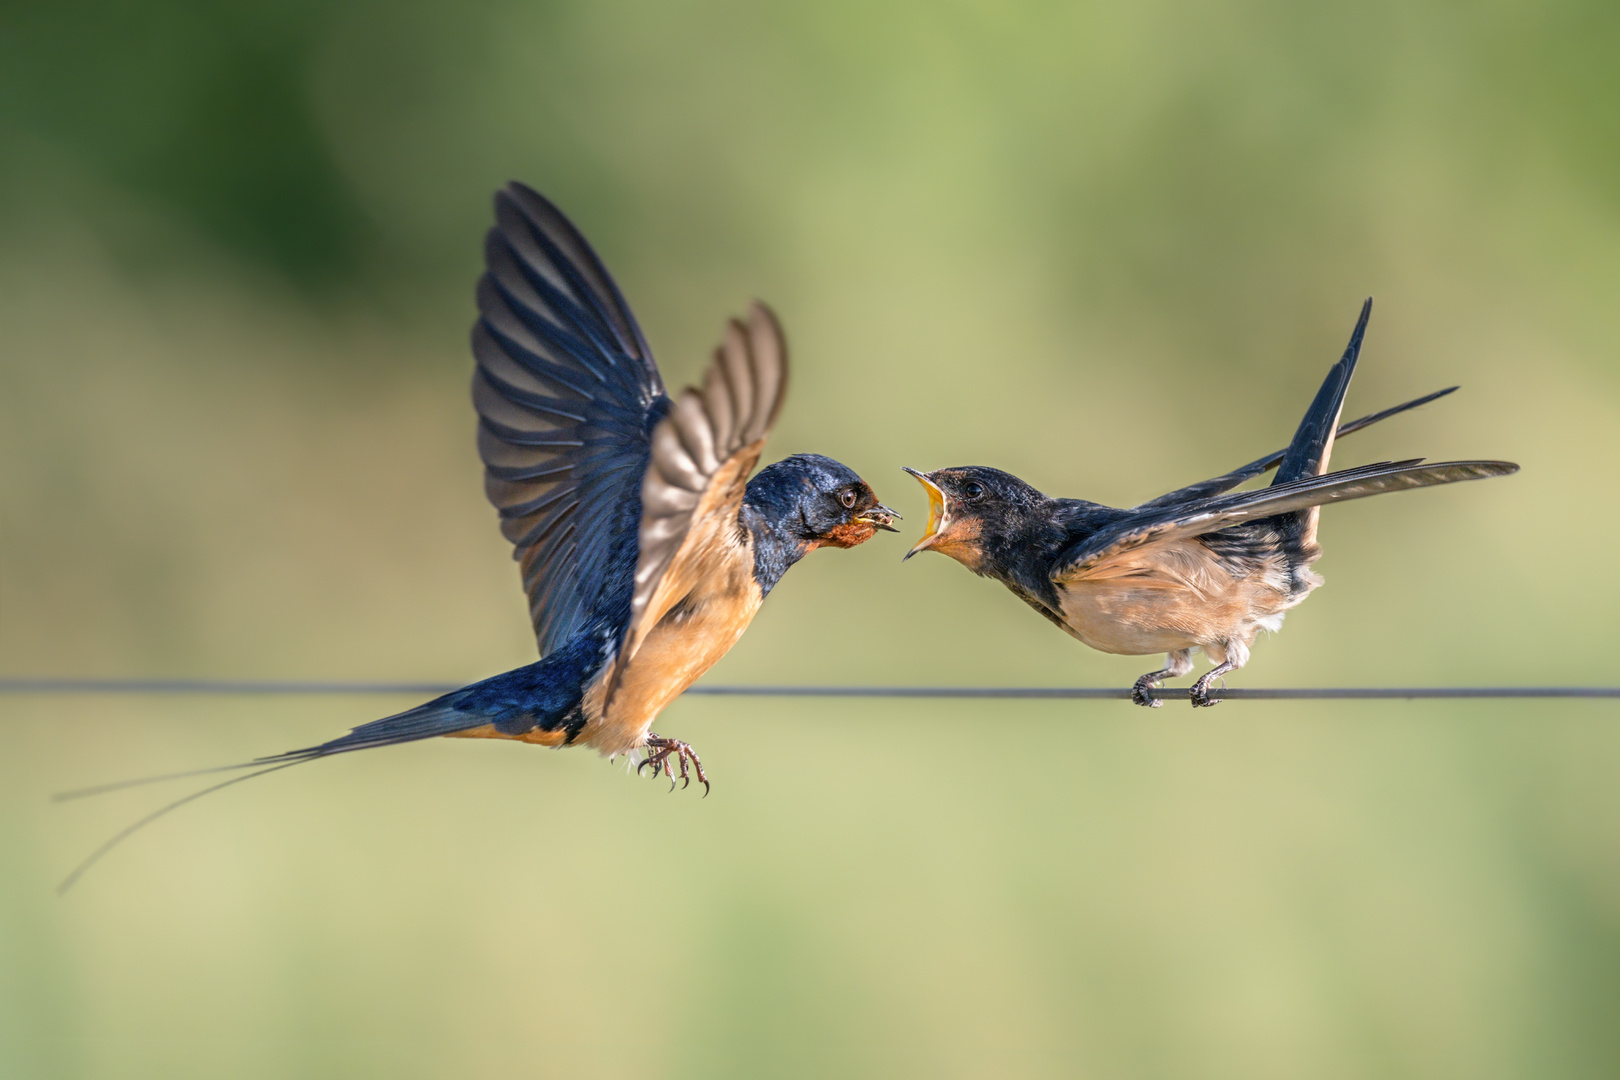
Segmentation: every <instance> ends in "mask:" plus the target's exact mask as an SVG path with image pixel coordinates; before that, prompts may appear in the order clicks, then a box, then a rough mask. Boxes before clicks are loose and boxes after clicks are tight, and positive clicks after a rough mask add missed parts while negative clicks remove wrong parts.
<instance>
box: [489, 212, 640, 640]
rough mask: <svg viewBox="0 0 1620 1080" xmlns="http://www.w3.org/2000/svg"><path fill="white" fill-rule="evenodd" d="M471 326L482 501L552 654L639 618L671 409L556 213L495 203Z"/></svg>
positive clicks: (629, 318) (574, 233)
mask: <svg viewBox="0 0 1620 1080" xmlns="http://www.w3.org/2000/svg"><path fill="white" fill-rule="evenodd" d="M484 259H485V263H486V267H487V269H486V271H485V273H484V276H483V277H482V278H481V279H480V280H479V282H478V310H479V319H478V322H477V324H476V325H475V326H474V327H473V335H472V343H473V355H474V357H475V358H476V359H477V368H476V370H475V372H474V374H473V403H474V405H475V406H476V407H477V409H478V417H479V425H478V452H479V456H480V457H482V458H483V461H484V491H485V493H486V494H487V495H488V496H489V501H490V502H491V503H493V504H494V505H495V508H496V509H497V510H498V511H499V512H500V519H501V531H502V533H504V534H505V536H506V538H507V539H508V540H510V541H511V542H512V548H513V551H512V554H513V558H515V559H517V560H518V561H519V563H520V565H521V567H522V573H523V588H524V591H525V592H526V593H527V594H528V597H529V614H530V617H531V619H532V621H533V623H534V633H535V639H536V641H537V642H538V644H539V646H540V654H541V656H546V655H549V654H550V653H551V652H552V651H553V650H555V649H557V648H559V647H561V646H562V645H564V644H566V643H567V642H568V640H569V639H570V638H572V637H574V636H575V635H576V634H578V633H579V632H580V631H581V630H583V629H585V628H586V626H587V625H588V624H589V623H591V622H592V621H593V620H598V619H602V618H604V617H605V618H609V619H612V620H614V621H616V622H617V624H618V626H620V627H622V626H623V625H624V624H625V621H626V619H627V617H628V605H629V599H630V594H631V591H632V584H633V582H632V568H633V567H634V565H635V559H636V533H637V529H638V527H639V525H640V521H641V510H640V493H641V485H642V476H643V474H645V473H646V471H647V462H648V460H649V458H650V456H651V451H652V431H653V428H654V425H655V424H656V423H657V421H658V420H659V419H661V418H662V417H663V415H664V414H665V413H666V412H667V411H668V409H669V405H670V402H669V398H668V396H667V395H666V394H665V393H664V385H663V381H662V380H661V379H660V378H659V375H658V367H657V365H656V364H655V363H654V362H653V357H652V352H651V350H650V349H648V347H647V342H646V340H645V339H644V338H643V337H642V334H641V330H640V328H639V327H638V326H637V325H636V320H635V317H634V316H633V315H631V313H630V308H629V306H628V305H627V304H626V303H625V302H624V297H623V296H621V295H620V293H619V290H618V287H617V286H616V285H614V283H613V279H612V277H610V276H609V275H608V272H607V270H606V268H605V267H603V265H602V263H601V260H599V259H598V258H597V257H596V253H595V252H593V251H592V250H591V248H590V245H589V244H587V243H586V242H585V238H584V237H583V236H581V235H580V234H579V231H578V230H577V229H575V228H574V226H573V225H572V224H570V223H569V221H568V219H567V218H565V217H564V216H563V215H562V212H561V211H559V210H558V209H557V208H556V207H555V206H553V205H552V204H551V203H550V202H549V201H547V200H546V199H545V198H544V197H543V196H541V195H540V194H538V193H537V192H535V191H532V190H530V189H529V188H527V187H524V186H523V185H521V184H516V183H514V184H510V185H508V186H507V187H506V188H505V189H504V190H502V191H501V192H499V193H497V195H496V196H495V227H494V228H493V229H491V230H490V232H489V235H488V237H487V238H486V240H485V244H484Z"/></svg>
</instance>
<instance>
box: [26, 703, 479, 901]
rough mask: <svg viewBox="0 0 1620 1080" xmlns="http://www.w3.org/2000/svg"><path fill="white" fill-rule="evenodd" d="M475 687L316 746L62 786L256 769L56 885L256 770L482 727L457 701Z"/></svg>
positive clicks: (112, 843)
mask: <svg viewBox="0 0 1620 1080" xmlns="http://www.w3.org/2000/svg"><path fill="white" fill-rule="evenodd" d="M471 689H473V688H472V687H466V688H463V689H461V690H456V691H454V692H452V693H449V694H445V695H444V696H443V697H439V698H435V699H433V700H432V701H429V702H426V703H424V704H422V705H418V706H416V707H415V708H414V709H407V710H405V711H404V712H402V713H395V714H394V715H393V716H385V717H383V718H382V719H381V720H373V721H371V722H370V723H366V724H361V725H360V726H359V727H357V728H355V729H354V730H352V731H350V732H349V733H348V734H347V735H342V736H339V737H338V738H336V739H332V740H330V741H328V742H324V743H321V744H319V745H318V746H306V747H304V748H303V749H301V750H289V751H287V752H286V753H284V754H271V755H269V756H268V757H261V758H254V759H253V760H252V761H243V762H238V763H237V764H235V765H216V766H214V767H213V768H208V769H191V770H189V771H186V772H176V773H165V774H163V775H161V776H143V777H139V778H137V779H134V780H120V781H117V782H115V783H111V784H100V785H97V786H95V787H87V788H79V789H78V790H76V791H64V792H62V793H60V794H58V795H55V796H53V801H56V802H65V801H67V800H69V799H82V798H86V797H88V796H91V795H101V794H104V793H106V792H109V791H120V790H122V789H124V788H130V787H139V786H141V785H143V784H156V783H160V782H162V781H164V780H179V779H183V778H185V777H188V776H205V775H207V774H210V773H221V772H241V770H244V769H251V770H253V771H252V772H246V773H243V774H242V775H240V776H233V777H231V778H230V779H228V780H222V781H220V782H219V783H217V784H212V785H210V786H208V787H205V788H203V789H202V790H201V791H194V792H192V793H191V794H190V795H187V796H185V797H184V798H180V799H176V800H175V801H174V802H171V803H169V804H168V805H166V806H162V807H159V808H158V809H156V810H154V811H152V812H151V813H150V814H147V815H146V816H145V817H143V818H141V819H140V820H138V821H136V822H134V823H133V824H131V825H129V826H127V827H125V828H124V829H123V830H121V831H120V832H118V833H116V834H114V835H113V836H112V837H111V838H110V839H109V840H107V842H106V843H104V844H102V845H101V846H100V847H98V848H96V850H94V851H92V852H91V853H90V854H89V855H88V856H87V857H86V858H85V859H84V861H82V862H80V863H79V865H78V866H76V867H74V868H73V872H72V873H70V874H68V876H67V877H65V878H63V879H62V883H61V884H60V885H58V886H57V887H56V891H57V894H58V895H61V894H62V893H65V892H67V891H68V890H69V889H71V888H72V887H73V884H74V882H76V881H78V880H79V878H81V877H83V876H84V873H85V871H86V870H89V869H90V868H91V867H92V866H94V865H95V864H96V863H98V862H100V861H101V859H102V857H103V856H105V855H106V854H107V853H108V852H110V851H112V850H113V848H115V847H117V846H118V845H119V844H121V843H123V842H124V841H125V840H127V839H129V838H130V837H131V836H134V835H135V834H136V833H137V832H140V831H141V830H142V829H144V828H145V827H146V826H148V825H150V824H151V823H152V822H154V821H156V820H158V819H159V818H161V817H163V816H165V815H166V814H169V813H170V812H172V811H174V810H178V809H180V807H182V806H185V805H186V804H187V803H190V802H195V801H196V800H198V799H200V798H202V797H203V796H204V795H210V794H212V793H213V792H216V791H219V790H221V789H223V788H228V787H230V786H231V785H233V784H240V783H241V782H242V781H244V780H252V779H253V778H254V777H257V776H264V775H266V774H267V773H273V772H278V771H280V770H281V769H290V768H292V767H293V766H294V765H302V764H303V763H304V762H306V761H315V760H317V759H319V758H323V757H331V756H332V755H333V754H346V753H349V752H350V751H352V750H369V749H371V748H373V747H377V746H392V745H394V744H396V743H406V742H416V741H417V740H419V739H430V738H433V737H434V736H436V735H453V734H455V733H456V732H458V731H466V730H468V729H470V728H475V727H480V726H482V725H483V724H486V723H488V722H489V720H488V718H487V717H486V716H484V715H481V714H480V713H478V712H475V711H469V710H468V709H464V708H460V707H459V706H461V705H464V704H471V702H469V701H468V700H467V698H468V691H469V690H471Z"/></svg>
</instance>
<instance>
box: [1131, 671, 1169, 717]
mask: <svg viewBox="0 0 1620 1080" xmlns="http://www.w3.org/2000/svg"><path fill="white" fill-rule="evenodd" d="M1158 687H1159V680H1158V679H1157V678H1155V677H1154V676H1152V675H1144V676H1142V677H1141V678H1140V679H1137V680H1136V684H1135V685H1134V686H1132V687H1131V700H1132V701H1133V702H1135V703H1136V704H1138V705H1145V706H1147V707H1148V708H1150V709H1157V708H1158V707H1159V706H1160V705H1163V704H1164V702H1162V701H1160V700H1159V699H1158V698H1156V697H1153V696H1152V694H1150V693H1149V691H1151V690H1157V689H1158Z"/></svg>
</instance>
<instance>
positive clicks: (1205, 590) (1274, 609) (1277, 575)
mask: <svg viewBox="0 0 1620 1080" xmlns="http://www.w3.org/2000/svg"><path fill="white" fill-rule="evenodd" d="M1302 577H1303V580H1302V582H1301V584H1302V585H1303V586H1304V587H1303V588H1301V589H1297V590H1294V591H1292V595H1290V589H1289V578H1288V572H1287V568H1286V565H1285V564H1284V562H1283V559H1282V557H1281V556H1276V557H1274V558H1272V559H1270V560H1268V561H1267V562H1266V563H1265V564H1263V565H1262V566H1261V567H1259V568H1256V569H1254V570H1252V571H1249V572H1247V573H1239V572H1237V571H1236V570H1235V569H1234V568H1233V567H1232V565H1231V564H1230V563H1226V562H1223V561H1222V560H1221V559H1220V558H1218V557H1217V556H1216V555H1215V553H1214V552H1212V551H1210V549H1209V548H1207V547H1205V546H1204V545H1203V544H1201V543H1199V542H1198V541H1197V540H1196V539H1183V540H1174V541H1168V542H1166V543H1162V544H1148V545H1145V546H1143V547H1140V548H1134V549H1132V550H1130V551H1126V552H1121V553H1120V554H1119V555H1116V556H1114V557H1112V558H1109V559H1107V560H1105V561H1103V562H1102V563H1099V564H1098V565H1096V566H1093V567H1090V568H1089V569H1087V570H1086V571H1084V572H1083V573H1081V574H1078V575H1076V576H1075V577H1073V578H1070V579H1068V580H1066V581H1061V582H1058V583H1057V589H1058V596H1059V598H1060V600H1061V603H1062V615H1063V622H1064V629H1066V630H1068V632H1069V633H1070V634H1072V635H1074V636H1075V637H1076V638H1079V639H1080V640H1081V641H1083V642H1084V643H1085V644H1087V645H1089V646H1091V647H1092V648H1093V649H1097V650H1099V651H1101V652H1108V653H1119V654H1122V655H1127V656H1141V655H1146V654H1148V653H1158V652H1165V653H1168V652H1176V651H1178V650H1181V649H1190V648H1194V647H1201V648H1202V649H1203V650H1204V652H1205V654H1206V655H1208V656H1209V658H1210V659H1211V660H1214V661H1215V662H1216V663H1220V662H1222V661H1224V660H1225V659H1226V656H1227V652H1228V650H1229V649H1231V651H1232V652H1234V653H1236V654H1239V655H1246V654H1247V652H1248V646H1249V645H1250V644H1251V643H1252V642H1253V641H1254V638H1255V636H1256V635H1257V634H1258V633H1259V632H1260V631H1261V630H1276V629H1277V628H1278V627H1279V626H1280V625H1281V623H1282V617H1283V613H1284V612H1285V611H1287V610H1288V609H1289V608H1291V607H1293V606H1294V605H1295V604H1297V603H1299V602H1300V601H1301V600H1303V599H1305V597H1306V595H1308V594H1309V593H1310V591H1311V590H1312V589H1314V588H1315V587H1316V586H1317V585H1318V584H1320V583H1321V579H1320V578H1318V577H1317V576H1316V575H1315V574H1310V573H1309V572H1306V573H1304V574H1303V575H1302Z"/></svg>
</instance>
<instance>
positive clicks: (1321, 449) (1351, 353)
mask: <svg viewBox="0 0 1620 1080" xmlns="http://www.w3.org/2000/svg"><path fill="white" fill-rule="evenodd" d="M1371 315H1372V297H1370V296H1369V297H1368V298H1367V301H1366V303H1364V304H1362V305H1361V317H1360V318H1358V319H1357V320H1356V328H1355V329H1354V330H1353V331H1351V333H1350V344H1349V345H1348V346H1347V347H1346V348H1345V350H1344V356H1343V357H1341V358H1340V360H1339V362H1338V363H1336V364H1334V365H1333V367H1332V368H1330V369H1329V370H1328V374H1327V378H1326V379H1324V380H1323V381H1322V387H1321V389H1320V390H1318V391H1317V392H1316V400H1314V401H1312V402H1311V407H1310V408H1309V409H1307V410H1306V411H1305V418H1304V419H1303V420H1301V421H1300V423H1299V429H1298V430H1297V431H1295V432H1294V438H1293V440H1292V441H1291V442H1289V444H1288V450H1287V452H1286V453H1284V454H1283V459H1282V462H1281V463H1280V464H1278V466H1277V476H1276V478H1275V479H1273V480H1272V481H1271V483H1272V486H1274V487H1275V486H1276V485H1278V484H1289V483H1292V482H1294V481H1295V480H1300V479H1303V478H1305V477H1307V476H1320V475H1322V474H1323V473H1325V472H1326V471H1327V466H1328V459H1329V458H1330V457H1331V456H1332V454H1333V437H1334V433H1335V431H1336V430H1337V428H1338V426H1339V413H1340V412H1341V411H1342V410H1343V409H1344V395H1345V392H1346V391H1347V390H1349V389H1350V377H1351V376H1352V375H1354V374H1355V371H1356V361H1357V360H1359V359H1360V357H1361V340H1362V338H1363V337H1364V336H1365V335H1366V333H1367V319H1368V318H1369V317H1370V316H1371Z"/></svg>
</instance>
